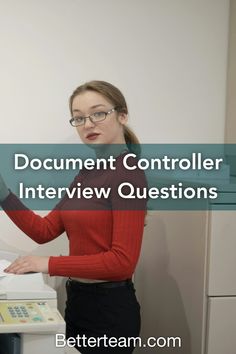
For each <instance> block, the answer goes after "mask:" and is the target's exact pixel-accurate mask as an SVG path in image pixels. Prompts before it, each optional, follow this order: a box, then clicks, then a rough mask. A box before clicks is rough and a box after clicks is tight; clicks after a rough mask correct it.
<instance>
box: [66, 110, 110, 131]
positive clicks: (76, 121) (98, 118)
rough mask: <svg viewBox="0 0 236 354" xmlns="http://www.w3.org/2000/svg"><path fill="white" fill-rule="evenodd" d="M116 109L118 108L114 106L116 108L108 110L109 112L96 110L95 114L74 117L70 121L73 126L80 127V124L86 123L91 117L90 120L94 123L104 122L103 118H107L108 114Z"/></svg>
mask: <svg viewBox="0 0 236 354" xmlns="http://www.w3.org/2000/svg"><path fill="white" fill-rule="evenodd" d="M115 110H116V108H115V107H114V108H112V109H110V111H108V112H94V113H93V114H90V115H89V116H87V117H84V116H78V117H72V118H71V119H70V121H69V122H70V124H71V125H72V127H78V126H80V125H84V124H85V122H86V119H90V121H91V122H92V123H98V122H102V121H103V120H105V119H106V117H107V115H108V114H111V113H112V112H115Z"/></svg>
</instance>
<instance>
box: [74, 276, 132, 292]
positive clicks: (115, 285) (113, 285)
mask: <svg viewBox="0 0 236 354" xmlns="http://www.w3.org/2000/svg"><path fill="white" fill-rule="evenodd" d="M68 283H69V285H72V286H75V287H79V288H85V287H86V288H90V289H94V288H103V289H109V288H119V287H121V286H129V285H132V284H133V282H132V279H126V280H121V281H105V282H99V283H84V282H81V281H78V280H73V279H71V278H69V279H68Z"/></svg>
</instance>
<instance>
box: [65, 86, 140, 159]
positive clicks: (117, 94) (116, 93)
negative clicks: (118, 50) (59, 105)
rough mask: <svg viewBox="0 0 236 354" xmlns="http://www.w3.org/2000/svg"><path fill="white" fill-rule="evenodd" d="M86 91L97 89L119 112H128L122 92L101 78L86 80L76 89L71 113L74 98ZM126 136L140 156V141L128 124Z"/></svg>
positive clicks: (125, 127) (133, 149)
mask: <svg viewBox="0 0 236 354" xmlns="http://www.w3.org/2000/svg"><path fill="white" fill-rule="evenodd" d="M86 91H95V92H97V93H100V94H101V95H102V96H103V97H105V98H106V99H108V101H110V102H111V103H112V104H113V105H114V107H115V109H116V111H117V112H118V113H125V114H128V107H127V103H126V100H125V98H124V95H123V94H122V92H121V91H120V90H119V89H118V88H117V87H115V86H114V85H112V84H110V83H109V82H106V81H99V80H93V81H88V82H85V83H84V84H82V85H80V86H78V87H77V88H76V89H75V90H74V92H73V93H72V95H71V96H70V99H69V106H70V112H71V114H72V104H73V100H74V98H75V97H76V96H78V95H79V94H81V93H83V92H86ZM124 137H125V142H126V145H127V147H128V149H129V150H130V151H132V152H134V153H135V154H136V155H137V156H139V155H140V153H141V146H140V142H139V140H138V138H137V136H136V135H135V133H134V132H133V131H132V129H131V128H130V127H128V126H127V125H125V126H124Z"/></svg>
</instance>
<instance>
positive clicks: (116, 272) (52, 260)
mask: <svg viewBox="0 0 236 354" xmlns="http://www.w3.org/2000/svg"><path fill="white" fill-rule="evenodd" d="M70 111H71V114H72V118H71V119H70V123H71V125H72V126H74V127H76V129H77V131H78V134H79V136H80V138H81V140H82V142H83V143H85V144H87V145H89V146H90V147H92V148H94V149H95V152H96V154H97V156H101V155H103V156H104V154H105V156H109V155H110V152H111V151H112V154H113V155H115V157H116V162H115V164H116V166H115V167H116V169H115V170H113V169H108V170H90V171H87V170H85V169H83V170H82V171H81V172H80V173H79V175H78V176H76V178H75V180H74V181H73V183H72V186H73V185H76V184H77V183H81V185H82V186H83V187H86V186H91V185H94V184H96V186H109V187H111V191H112V192H111V195H110V197H109V198H108V199H96V198H95V197H93V198H92V199H86V200H85V199H80V200H79V201H72V200H70V199H68V198H66V197H65V198H63V200H62V201H61V202H60V203H59V205H58V206H57V207H56V208H55V209H54V210H52V211H51V212H50V213H49V214H48V215H47V216H45V217H40V216H38V215H36V214H35V213H34V212H32V211H30V210H28V209H26V208H25V206H24V205H23V204H22V203H21V202H20V201H19V199H17V197H16V196H15V195H14V194H12V193H11V192H9V190H8V189H7V187H6V185H5V183H4V181H3V180H2V178H0V201H1V205H2V207H3V209H4V210H5V212H6V213H7V214H8V216H9V217H10V218H11V219H12V220H13V222H14V223H15V224H16V225H17V226H18V227H19V228H20V229H21V230H23V231H24V232H25V233H26V234H27V235H28V236H29V237H31V238H32V239H33V240H34V241H36V242H38V243H45V242H48V241H51V240H52V239H54V238H56V237H58V236H59V235H61V234H62V233H63V232H64V231H66V233H67V236H68V239H69V248H70V253H69V256H59V257H36V256H26V257H21V258H19V259H17V260H16V261H15V262H13V263H12V264H11V265H10V266H9V267H8V268H7V269H6V270H5V271H6V272H10V273H15V274H22V273H25V272H30V271H36V272H43V273H49V274H50V275H60V276H65V277H69V279H68V280H67V285H66V288H67V303H66V310H65V321H66V336H67V338H69V337H74V338H76V337H77V336H78V335H79V336H80V337H82V336H83V335H84V336H86V338H87V339H88V338H91V337H94V338H97V339H98V338H99V337H103V340H100V342H99V343H98V341H97V343H96V346H94V343H93V346H92V347H89V346H88V342H84V341H83V343H82V341H81V343H79V344H78V346H77V349H78V350H80V352H81V353H132V352H133V349H134V346H133V344H132V342H130V343H128V342H124V338H125V339H128V337H137V336H138V335H139V331H140V306H139V304H138V302H137V299H136V296H135V290H134V286H133V283H132V280H131V278H132V274H133V273H134V270H135V266H136V264H137V261H138V257H139V254H140V248H141V242H142V234H143V228H144V218H145V209H146V201H145V200H143V199H140V200H137V199H135V200H134V199H130V200H129V199H122V198H121V197H119V196H118V194H117V187H118V185H119V184H120V183H122V181H126V182H127V181H128V182H130V183H132V184H133V185H134V186H135V185H137V186H139V187H144V186H146V180H145V176H144V173H143V171H140V170H137V169H136V170H127V169H124V167H123V164H122V159H123V157H124V156H125V154H127V153H128V148H129V147H130V145H131V144H137V143H138V140H137V138H136V137H135V135H134V134H133V132H132V131H131V130H130V129H129V128H128V127H127V125H126V124H127V119H128V116H127V114H128V109H127V105H126V102H125V99H124V97H123V95H122V93H121V92H120V91H119V90H118V89H117V88H116V87H114V86H113V85H111V84H109V83H107V82H104V81H91V82H88V83H85V84H83V85H82V86H79V87H78V88H77V89H76V90H75V91H74V92H73V94H72V96H71V98H70ZM114 147H115V149H114ZM114 151H115V154H114ZM135 163H136V160H135V159H133V164H135ZM75 205H76V207H75ZM104 336H105V337H106V338H111V337H112V338H113V339H114V338H116V339H117V343H118V342H119V338H120V340H121V337H122V338H123V342H122V343H120V345H114V341H113V343H112V344H111V343H110V342H109V343H108V341H106V342H105V339H104V338H105V337H104ZM109 344H110V345H109Z"/></svg>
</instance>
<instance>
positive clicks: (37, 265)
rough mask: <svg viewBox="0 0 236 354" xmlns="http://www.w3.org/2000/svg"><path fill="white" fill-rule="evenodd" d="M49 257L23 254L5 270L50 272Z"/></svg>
mask: <svg viewBox="0 0 236 354" xmlns="http://www.w3.org/2000/svg"><path fill="white" fill-rule="evenodd" d="M48 261H49V257H39V256H23V257H19V258H17V259H16V260H15V261H14V262H13V263H12V264H10V265H9V266H8V267H7V268H6V269H4V272H6V273H14V274H24V273H29V272H41V273H48Z"/></svg>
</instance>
